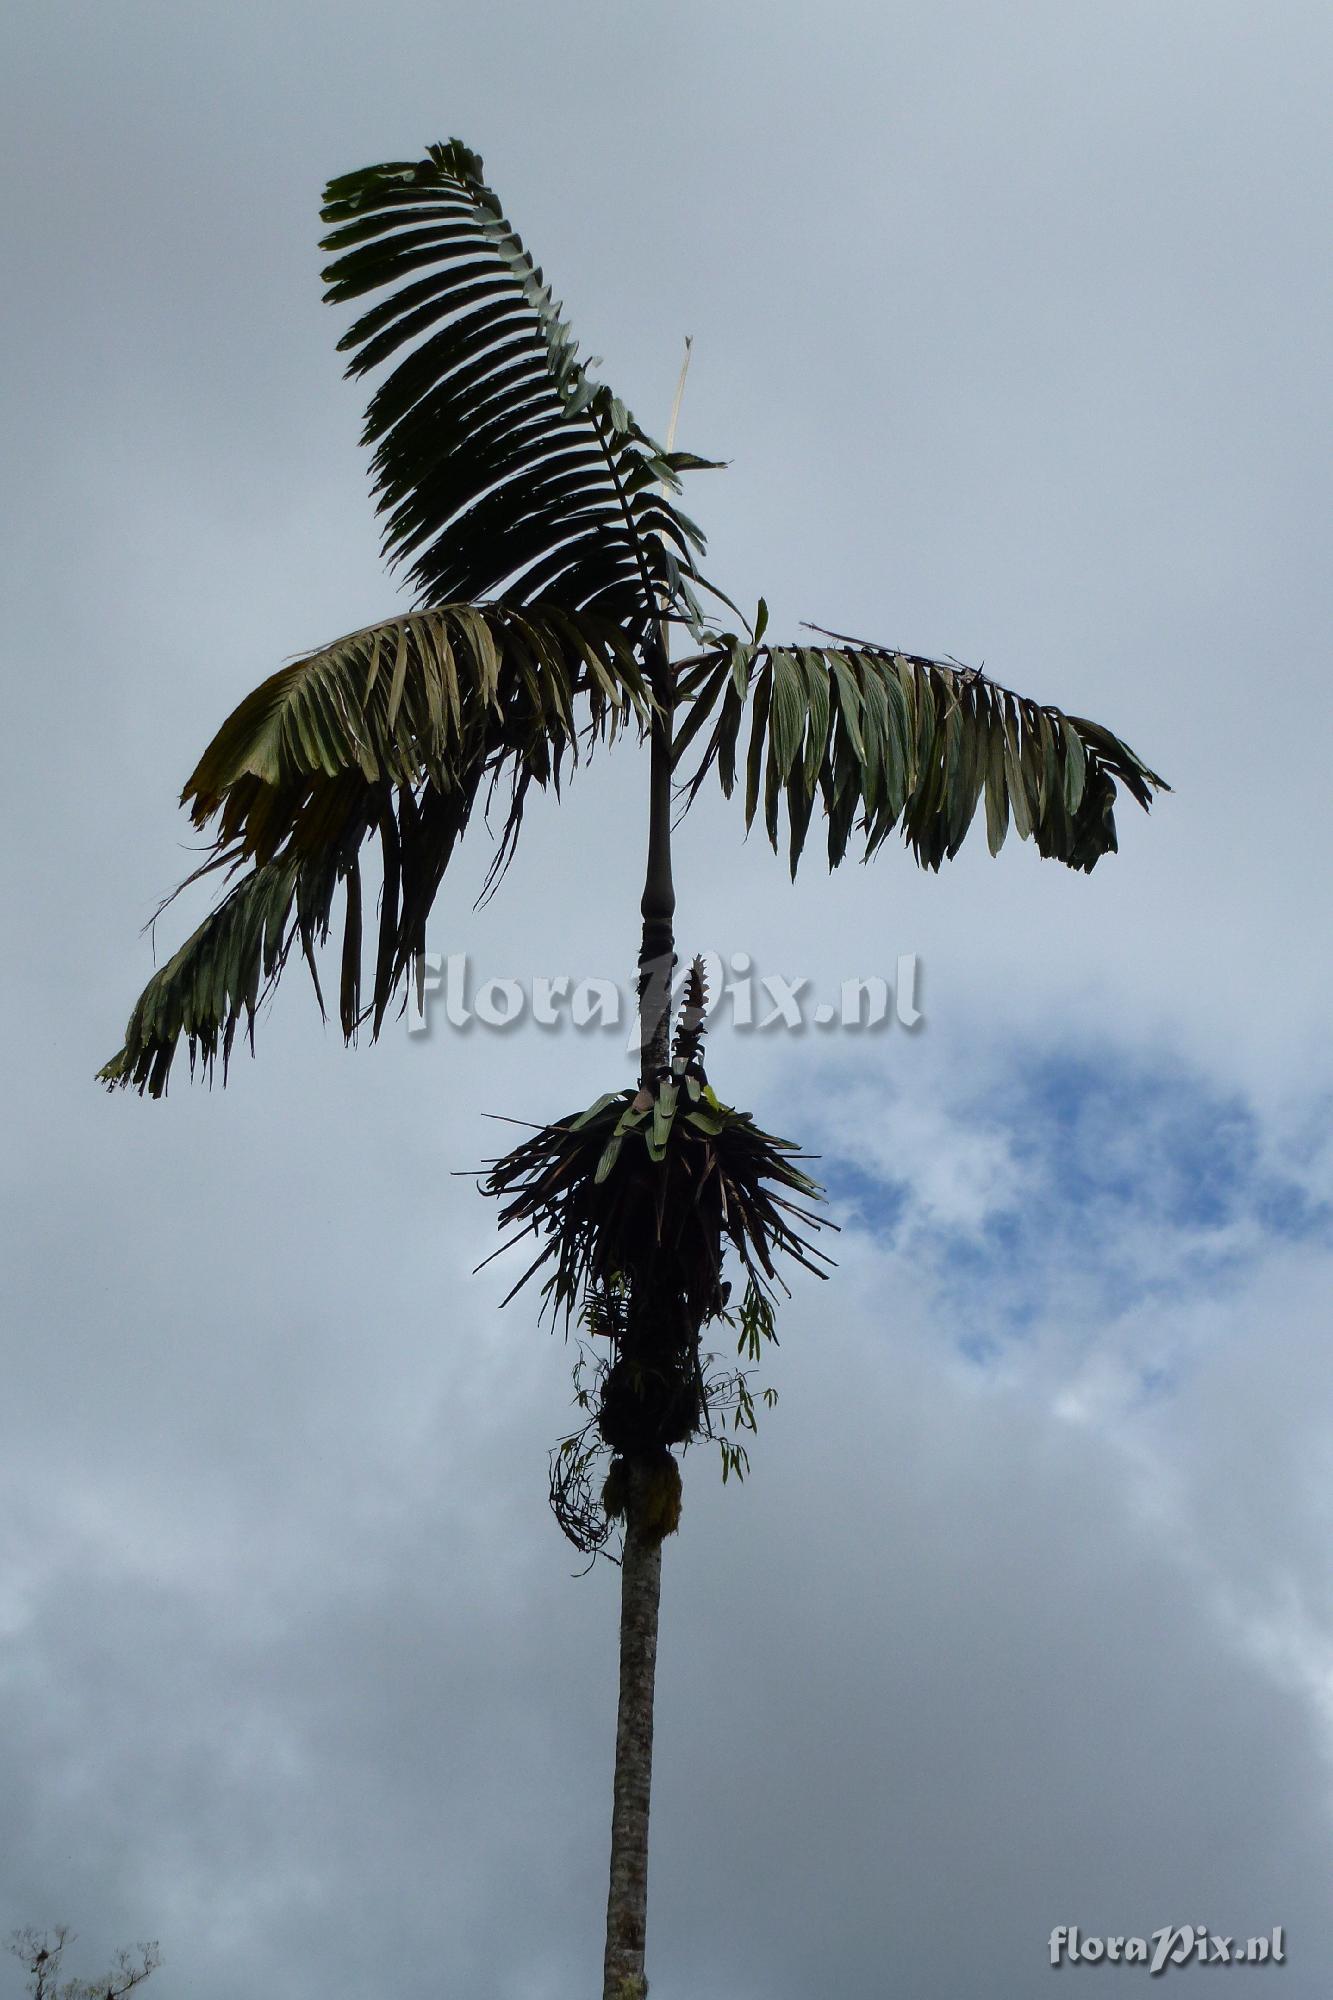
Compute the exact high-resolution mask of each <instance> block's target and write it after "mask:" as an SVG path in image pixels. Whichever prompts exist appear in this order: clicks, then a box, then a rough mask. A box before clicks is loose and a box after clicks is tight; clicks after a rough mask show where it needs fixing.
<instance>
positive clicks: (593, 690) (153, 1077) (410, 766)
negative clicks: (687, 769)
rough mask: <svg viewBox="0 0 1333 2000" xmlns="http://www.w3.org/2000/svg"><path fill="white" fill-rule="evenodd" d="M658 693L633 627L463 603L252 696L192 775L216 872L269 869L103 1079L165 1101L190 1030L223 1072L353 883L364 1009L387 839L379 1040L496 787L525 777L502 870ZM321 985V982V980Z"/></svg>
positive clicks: (371, 1005)
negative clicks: (373, 904)
mask: <svg viewBox="0 0 1333 2000" xmlns="http://www.w3.org/2000/svg"><path fill="white" fill-rule="evenodd" d="M650 712H651V696H650V694H649V691H648V688H647V686H646V684H645V682H644V679H643V676H642V673H641V671H640V668H639V666H638V663H637V662H636V660H635V658H634V655H633V654H632V653H631V651H630V650H629V648H628V646H627V645H626V643H625V641H624V639H623V637H622V636H621V634H620V633H619V632H618V631H617V630H616V629H615V627H614V626H612V625H610V624H609V623H608V622H607V621H606V620H605V619H603V618H600V617H599V616H598V615H597V614H595V613H588V612H580V613H571V612H566V611H561V610H559V609H557V608H554V607H547V608H545V609H544V610H541V611H526V612H522V611H517V610H514V609H512V608H510V607H507V606H501V605H463V604H456V605H444V606H442V607H440V608H439V609H438V610H435V611H430V612H418V613H416V614H414V615H413V616H411V617H407V618H398V619H393V620H390V621H389V622H388V623H387V624H384V625H377V626H371V627H369V628H367V629H366V630H365V631H362V632H353V633H350V634H349V635H348V636H347V637H346V638H343V639H339V640H338V641H336V642H335V643H334V644H333V645H331V646H326V647H324V648H323V649H322V650H321V651H319V652H317V653H311V654H308V655H306V656H305V657H304V658H302V659H299V660H296V661H294V662H293V663H292V664H291V665H289V666H286V667H283V668H282V669H281V670H280V671H279V672H278V673H276V674H274V675H272V676H271V677H270V679H268V680H267V681H265V682H264V683H263V685H262V686H260V687H259V688H256V689H255V691H254V692H253V693H252V694H250V695H248V696H247V697H246V699H245V700H244V701H243V702H242V703H241V705H240V706H239V708H237V709H236V710H235V711H234V713H233V714H232V715H231V716H230V717H229V718H228V719H227V721H226V722H224V724H223V725H222V728H221V729H220V730H219V731H218V733H217V735H216V736H215V737H214V739H213V741H212V743H211V744H210V745H209V746H208V748H207V750H206V751H205V752H204V754H203V756H202V757H201V759H200V760H199V763H198V765H197V766H196V768H195V770H194V772H193V773H192V775H191V777H190V779H189V780H188V782H187V784H186V786H185V790H184V793H183V794H182V803H183V804H185V805H186V806H188V807H189V809H190V816H191V819H192V820H193V823H194V824H195V826H197V827H200V828H211V831H212V836H213V839H212V851H211V856H210V858H209V859H208V860H207V861H206V862H205V863H204V865H203V867H202V868H201V869H198V870H196V871H195V876H192V877H191V878H190V879H191V880H194V879H196V877H197V876H198V875H200V874H208V873H210V872H212V871H214V870H218V869H221V870H225V871H226V872H227V873H228V874H229V875H231V874H235V873H237V872H239V871H242V870H244V869H245V868H247V867H249V868H250V870H251V873H250V874H249V875H248V876H245V877H244V878H243V879H242V880H241V881H240V882H239V883H238V884H236V885H235V886H234V887H233V888H232V889H230V890H229V892H228V893H227V895H226V896H225V897H224V899H223V901H222V902H221V903H220V904H219V906H218V908H217V909H216V910H215V911H214V912H213V913H212V915H211V916H210V917H208V918H206V919H205V921H204V923H203V924H202V925H201V926H200V927H199V929H198V930H197V931H196V932H195V933H194V935H193V936H192V937H191V938H190V939H189V941H188V942H187V944H186V945H185V946H183V947H182V949H181V951H179V952H177V953H176V955H175V956H174V957H173V958H172V959H171V960H170V961H169V962H168V963H167V964H166V965H165V966H163V967H162V968H161V970H160V971H159V972H157V973H155V974H154V976H153V978H152V979H151V980H150V981H149V984H148V986H147V988H146V989H145V992H144V994H143V996H142V997H141V999H140V1000H139V1002H138V1004H137V1006H136V1008H135V1010H134V1013H133V1014H132V1015H131V1018H130V1023H129V1027H128V1029H127V1033H126V1041H125V1046H124V1048H123V1049H122V1051H121V1053H120V1054H119V1055H118V1056H117V1057H116V1058H115V1059H114V1060H113V1061H112V1062H111V1063H109V1064H107V1066H106V1067H105V1069H104V1070H103V1071H102V1072H101V1075H102V1079H103V1081H105V1082H107V1083H110V1084H113V1085H115V1084H123V1085H131V1086H133V1087H134V1088H136V1089H139V1090H141V1091H142V1090H145V1089H146V1090H148V1091H149V1092H150V1093H151V1094H152V1095H153V1096H159V1095H160V1094H161V1092H162V1091H163V1090H164V1089H165V1088H166V1082H167V1075H168V1072H169V1070H170V1067H171V1055H172V1052H173V1051H174V1048H175V1044H176V1042H177V1040H178V1039H179V1038H180V1036H181V1035H182V1034H183V1035H184V1036H185V1037H186V1039H187V1040H188V1041H189V1044H190V1055H191V1066H192V1067H193V1065H194V1062H195V1060H196V1058H202V1061H203V1066H204V1069H205V1072H206V1073H207V1072H209V1071H211V1069H212V1067H213V1064H214V1060H215V1057H216V1056H217V1054H218V1053H219V1052H221V1054H222V1057H223V1074H224V1076H225V1074H226V1059H227V1056H228V1055H229V1053H230V1050H231V1046H232V1041H233V1039H234V1036H235V1032H236V1028H237V1026H238V1024H239V1023H240V1022H241V1021H242V1020H244V1022H245V1024H246V1027H247V1031H248V1033H249V1034H250V1035H251V1038H253V1027H254V1016H255V1010H256V1007H257V1005H258V1003H259V999H260V997H261V994H262V992H265V991H267V990H268V988H269V986H270V985H271V984H272V982H273V981H274V980H275V979H276V978H277V976H278V974H279V973H280V972H281V970H282V967H283V965H284V964H285V963H286V960H287V956H288V951H289V948H290V944H291V941H292V939H293V937H294V936H296V935H298V934H299V935H300V936H301V937H302V939H303V942H304V944H305V947H306V949H305V956H306V958H307V960H308V962H309V964H310V966H311V970H312V972H313V970H314V957H313V945H314V943H315V942H321V941H323V940H324V939H325V938H327V936H328V933H329V929H330V925H331V922H332V905H333V901H334V896H335V892H336V890H337V888H338V886H339V885H340V884H341V885H342V886H343V888H344V890H345V909H344V916H343V940H342V969H341V978H340V993H339V1015H340V1019H341V1021H342V1026H343V1030H344V1033H345V1034H346V1035H347V1036H348V1037H349V1038H350V1037H351V1036H352V1035H353V1034H354V1032H355V1030H356V1028H357V1026H358V1024H359V1023H360V1021H361V1020H362V1019H363V1018H364V1015H363V1012H362V1006H361V982H362V897H361V878H360V864H359V861H358V853H359V850H360V848H361V846H362V844H363V843H364V842H365V841H367V840H372V839H377V840H378V843H379V847H380V853H381V860H382V888H381V893H380V909H379V923H378V937H377V942H376V946H375V952H374V960H373V976H372V980H371V988H370V997H369V1001H368V1004H367V1008H366V1012H368V1013H369V1014H371V1015H372V1016H373V1022H374V1032H375V1033H378V1032H379V1029H380V1027H381V1025H382V1023H383V1020H384V1017H385V1014H386V1012H387V1010H388V1008H389V1006H390V1004H391V1002H392V1000H393V998H394V996H395V994H396V993H398V992H399V991H400V989H401V988H403V987H404V985H405V983H406V981H407V980H408V979H409V978H410V977H411V975H412V973H413V971H414V970H415V969H417V968H419V966H420V963H421V957H422V954H423V953H424V951H425V945H426V920H427V917H428V915H429V912H430V909H431V906H432V904H433V902H434V899H435V896H436V893H437V892H438V890H439V887H440V883H441V880H442V878H443V875H444V871H445V868H446V867H447V865H448V863H449V860H450V859H451V857H452V855H453V851H454V848H455V846H456V845H457V842H458V840H459V838H460V836H461V834H462V832H463V830H464V828H465V827H466V825H467V822H468V819H469V816H470V814H471V812H472V808H473V805H474V803H475V801H476V798H477V795H478V793H479V791H480V790H481V788H482V786H483V785H484V784H485V785H488V786H489V787H494V786H495V785H497V784H498V783H500V782H501V781H502V780H505V779H507V781H508V784H509V805H508V813H507V818H506V822H505V826H504V829H503V833H502V836H501V839H500V841H499V843H498V846H497V850H496V854H495V858H494V861H493V864H492V877H494V874H495V872H496V871H497V870H498V869H500V868H502V867H503V865H504V862H505V860H506V859H507V857H508V855H509V853H510V852H512V848H513V843H514V840H515V838H516V837H517V833H518V828H519V824H520V822H521V819H522V812H523V802H524V798H525V796H526V793H527V791H528V788H529V786H530V785H532V784H533V783H536V784H537V785H539V786H543V787H544V786H546V785H548V784H550V785H555V786H557V787H558V785H559V783H560V778H561V774H562V770H563V769H564V767H565V766H566V765H569V766H572V765H573V764H575V763H576V762H577V761H578V758H579V757H580V755H582V754H585V753H586V751H587V750H588V749H590V748H591V746H592V745H593V744H594V743H596V742H598V741H603V740H610V739H611V738H613V737H614V735H615V733H616V731H617V729H618V728H619V727H620V726H622V724H625V723H628V724H630V725H632V726H634V727H635V728H636V729H641V728H642V727H643V726H644V725H645V724H646V722H647V720H648V717H649V714H650ZM316 985H317V986H318V981H316Z"/></svg>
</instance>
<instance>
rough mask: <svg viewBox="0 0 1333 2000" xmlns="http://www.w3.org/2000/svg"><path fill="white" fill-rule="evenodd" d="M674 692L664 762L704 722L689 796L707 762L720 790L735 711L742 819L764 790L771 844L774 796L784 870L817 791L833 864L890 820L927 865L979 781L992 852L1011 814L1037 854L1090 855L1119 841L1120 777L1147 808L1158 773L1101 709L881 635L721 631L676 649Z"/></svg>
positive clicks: (968, 818)
mask: <svg viewBox="0 0 1333 2000" xmlns="http://www.w3.org/2000/svg"><path fill="white" fill-rule="evenodd" d="M829 636H830V637H834V636H836V635H834V634H830V635H829ZM678 694H679V696H680V698H681V701H682V707H683V709H684V719H683V721H682V723H681V726H680V728H679V730H678V731H677V733H676V739H675V753H676V761H677V763H679V762H680V761H681V760H682V758H683V756H684V753H685V751H686V750H687V749H688V747H689V745H690V744H691V743H692V742H694V741H695V739H696V738H697V737H698V736H700V735H701V734H702V732H703V730H704V729H705V728H706V727H707V726H708V724H709V722H710V721H711V723H712V728H711V732H710V734H709V735H708V737H707V740H706V743H705V747H704V750H703V753H702V756H701V758H700V761H699V764H698V766H697V767H696V769H695V771H694V772H693V774H692V776H691V778H690V780H689V782H688V784H687V786H686V803H687V805H688V804H690V803H692V802H693V800H694V798H695V797H696V796H697V794H698V791H699V788H700V786H701V785H702V783H703V781H704V778H705V777H706V776H707V774H708V772H709V771H710V770H711V769H712V768H713V767H714V766H715V765H716V767H717V770H718V774H719V777H720V780H721V784H722V789H723V791H724V793H726V794H727V796H728V797H730V795H731V792H732V789H733V787H734V785H735V783H736V769H737V755H738V746H739V743H740V738H741V734H742V727H743V724H744V722H745V719H746V716H747V715H748V717H749V737H748V747H747V753H746V760H745V769H746V774H747V779H746V799H745V823H746V827H747V829H748V828H749V827H750V826H751V825H752V824H753V822H754V819H755V817H756V815H757V814H758V812H759V811H760V807H761V804H762V811H763V822H764V827H765V830H766V832H767V834H768V837H769V840H770V841H771V842H772V844H773V846H774V848H776V847H777V845H778V836H779V827H780V822H781V819H782V815H783V808H784V806H785V808H786V819H787V834H788V842H787V844H788V855H789V860H790V864H791V872H792V874H793V875H795V873H796V869H797V866H798V864H799V862H800V858H801V854H802V852H803V851H804V847H805V841H806V835H807V832H808V830H809V826H810V821H811V818H812V816H813V812H814V807H815V805H816V803H817V802H822V804H823V807H824V814H825V818H826V821H827V834H828V858H829V866H830V867H831V868H835V867H837V865H838V863H839V862H840V861H841V860H842V859H843V858H844V856H845V854H846V852H847V848H848V845H849V843H850V841H851V837H852V835H853V833H854V832H859V833H860V834H861V835H862V836H863V837H864V842H865V846H864V854H863V858H864V859H866V860H868V859H869V858H870V856H871V855H872V854H874V853H875V852H876V850H877V849H878V848H879V847H880V846H882V844H883V843H884V841H885V840H887V838H888V836H889V835H890V834H891V833H892V832H893V831H894V829H895V828H900V829H901V831H902V834H903V837H904V839H905V840H906V841H907V843H908V845H909V846H910V847H911V849H912V851H913V853H914V854H915V856H916V858H917V860H918V861H919V862H920V863H921V865H922V866H923V867H925V868H938V867H939V865H940V863H941V862H942V861H944V860H946V859H950V860H951V859H952V858H953V856H954V855H955V854H956V853H957V852H958V849H959V848H960V847H961V845H962V843H963V840H964V838H965V836H966V834H967V831H968V828H969V827H970V826H971V824H972V820H973V817H974V815H975V813H976V810H977V807H978V805H979V804H980V803H981V801H982V799H983V797H984V799H985V809H986V832H987V840H988V842H989V845H990V851H991V853H992V854H997V853H998V852H999V850H1000V848H1001V846H1002V845H1003V843H1004V839H1005V835H1006V833H1007V831H1008V826H1009V821H1010V818H1011V816H1012V819H1013V823H1014V825H1015V827H1016V828H1017V829H1018V832H1019V835H1020V837H1021V838H1022V839H1024V840H1026V839H1028V838H1032V839H1034V840H1035V841H1036V844H1037V848H1038V851H1039V852H1040V853H1041V854H1042V855H1043V856H1045V857H1047V858H1049V859H1053V860H1057V861H1063V862H1065V863H1066V865H1067V866H1068V867H1071V868H1079V869H1083V870H1089V869H1091V868H1093V867H1094V866H1095V865H1096V863H1097V861H1098V860H1099V859H1100V858H1101V856H1102V855H1103V854H1108V853H1114V852H1115V849H1116V830H1115V814H1114V805H1115V798H1116V785H1117V783H1119V784H1121V785H1123V786H1124V787H1125V789H1126V791H1127V792H1128V793H1129V794H1130V796H1131V798H1133V799H1136V800H1137V801H1138V803H1139V804H1140V805H1141V806H1143V807H1144V809H1145V810H1146V809H1147V808H1148V806H1149V805H1150V804H1151V802H1152V794H1153V791H1154V790H1159V791H1168V790H1169V789H1170V787H1169V786H1168V785H1167V784H1166V781H1165V780H1164V779H1163V778H1160V777H1158V775H1157V773H1156V772H1155V771H1151V770H1149V768H1148V766H1147V765H1146V764H1145V763H1143V761H1142V760H1141V759H1140V758H1139V757H1137V756H1135V754H1134V752H1133V751H1132V750H1131V749H1130V748H1129V746H1128V744H1126V743H1123V742H1121V740H1120V738H1119V737H1118V736H1113V735H1112V734H1111V732H1110V730H1109V729H1103V728H1102V727H1101V725H1100V724H1098V723H1095V722H1089V721H1087V720H1086V719H1085V718H1084V717H1082V716H1077V715H1064V714H1062V713H1061V712H1060V710H1059V709H1057V708H1051V707H1048V706H1042V705H1040V704H1038V703H1037V702H1034V701H1030V700H1028V699H1026V698H1025V697H1024V696H1021V695H1016V694H1012V693H1010V692H1009V690H1008V689H1007V688H1002V687H999V686H997V685H996V684H995V683H994V682H993V681H990V680H987V679H986V677H985V676H984V675H983V674H981V673H978V672H976V671H974V670H972V669H969V668H965V667H959V666H954V665H949V664H946V663H945V662H943V661H940V660H928V659H922V658H919V657H917V656H916V655H914V654H908V653H899V652H892V651H890V650H889V649H888V648H886V647H878V646H870V645H864V644H859V643H852V644H845V645H839V646H836V647H828V646H822V647H821V646H800V647H777V646H757V645H754V644H745V643H743V642H742V641H740V640H738V639H736V638H734V637H732V636H731V635H727V636H726V637H725V638H723V639H720V640H719V641H718V643H717V644H716V646H714V647H712V648H710V650H709V651H708V652H706V653H704V654H701V655H699V656H698V657H697V658H695V659H694V660H692V661H690V662H688V663H686V665H685V670H684V672H683V673H682V675H681V677H680V681H679V683H678Z"/></svg>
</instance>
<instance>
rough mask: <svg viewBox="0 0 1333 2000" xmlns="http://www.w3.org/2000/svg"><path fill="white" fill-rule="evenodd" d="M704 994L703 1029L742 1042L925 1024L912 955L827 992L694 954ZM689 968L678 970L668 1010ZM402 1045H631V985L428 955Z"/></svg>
mask: <svg viewBox="0 0 1333 2000" xmlns="http://www.w3.org/2000/svg"><path fill="white" fill-rule="evenodd" d="M700 958H701V959H702V962H703V967H704V977H705V980H706V984H707V992H708V1004H707V1009H706V1013H705V1019H707V1020H709V1021H716V1022H718V1023H720V1024H723V1025H725V1026H726V1027H727V1028H728V1029H730V1030H735V1031H736V1032H738V1033H741V1034H748V1033H753V1034H805V1033H808V1032H810V1031H811V1030H814V1031H815V1032H817V1033H830V1032H835V1031H839V1030H841V1031H843V1032H846V1033H849V1034H874V1033H882V1032H883V1031H884V1030H885V1029H887V1028H888V1027H889V1026H890V1024H891V1023H893V1022H896V1023H897V1024H898V1025H899V1027H901V1028H904V1029H907V1030H914V1029H917V1028H919V1027H920V1026H921V1025H922V1023H923V1021H924V1019H925V1016H924V1014H923V1013H922V1010H921V1005H920V993H921V961H920V959H919V958H918V957H917V955H916V953H915V952H905V953H901V954H899V955H898V957H897V959H896V962H895V966H894V975H893V977H892V979H890V978H889V977H888V976H887V975H886V974H884V973H861V974H856V975H854V976H851V977H848V978H845V979H841V980H838V981H837V982H836V983H834V982H823V983H821V982H818V981H816V980H815V979H813V978H811V977H808V976H806V975H804V974H800V975H795V976H793V975H791V974H789V973H779V972H762V971H760V970H759V968H758V967H757V966H756V964H755V962H754V960H753V959H752V957H751V956H750V954H749V952H745V951H737V952H732V953H731V954H730V955H729V956H728V957H727V958H726V959H723V958H722V956H721V955H720V954H719V953H717V952H713V951H707V952H702V953H700ZM687 970H688V968H687V966H685V965H683V964H682V965H680V966H678V967H677V968H676V972H675V977H674V987H673V1005H674V1004H676V1003H678V1001H679V998H680V991H681V988H682V986H683V984H684V980H685V976H686V972H687ZM406 1023H407V1032H408V1034H409V1035H430V1034H433V1033H435V1032H437V1031H438V1030H440V1029H444V1030H446V1031H454V1032H460V1033H462V1032H468V1031H473V1030H475V1029H476V1028H478V1027H480V1028H482V1029H485V1030H489V1031H491V1032H496V1033H506V1032H507V1033H512V1032H513V1031H514V1030H515V1029H516V1028H519V1027H521V1026H523V1025H524V1024H525V1023H530V1024H531V1025H532V1026H533V1027H536V1028H540V1029H542V1030H544V1031H545V1032H546V1033H552V1032H554V1031H558V1030H562V1029H563V1030H573V1031H574V1032H576V1033H579V1034H606V1033H610V1034H619V1033H623V1032H624V1031H625V1030H626V1029H628V1030H629V1037H628V1041H627V1044H626V1046H627V1047H636V1046H637V1045H638V1033H639V1002H638V981H637V980H636V979H631V980H615V979H610V978H607V977H605V976H602V975H599V974H577V973H567V972H558V973H537V974H534V975H532V976H531V977H530V978H528V979H516V978H513V977H510V976H505V975H490V976H487V975H484V974H483V973H482V972H481V971H480V970H479V969H478V968H477V967H476V966H474V965H473V963H472V961H471V960H470V959H469V958H468V957H467V955H466V954H465V953H463V952H452V953H450V954H449V955H448V956H447V957H441V955H440V954H439V953H438V952H429V951H428V952H425V953H424V954H423V956H422V965H421V974H420V978H419V980H418V982H417V985H416V989H415V991H414V993H413V994H412V996H411V997H410V998H409V1000H408V1003H407V1009H406Z"/></svg>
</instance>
